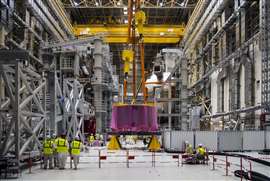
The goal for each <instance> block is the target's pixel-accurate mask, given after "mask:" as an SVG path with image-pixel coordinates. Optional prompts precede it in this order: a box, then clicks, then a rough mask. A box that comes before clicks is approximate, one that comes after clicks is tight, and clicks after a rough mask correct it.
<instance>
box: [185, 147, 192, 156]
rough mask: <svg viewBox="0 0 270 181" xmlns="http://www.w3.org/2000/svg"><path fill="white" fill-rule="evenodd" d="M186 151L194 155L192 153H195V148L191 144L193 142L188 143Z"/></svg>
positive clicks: (189, 154)
mask: <svg viewBox="0 0 270 181" xmlns="http://www.w3.org/2000/svg"><path fill="white" fill-rule="evenodd" d="M185 153H186V154H187V155H188V156H192V155H193V148H192V145H191V144H188V145H187V147H186V150H185Z"/></svg>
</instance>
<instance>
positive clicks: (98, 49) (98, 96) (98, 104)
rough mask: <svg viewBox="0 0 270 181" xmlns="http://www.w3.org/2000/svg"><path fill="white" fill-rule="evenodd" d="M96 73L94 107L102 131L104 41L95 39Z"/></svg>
mask: <svg viewBox="0 0 270 181" xmlns="http://www.w3.org/2000/svg"><path fill="white" fill-rule="evenodd" d="M94 47H95V49H94V60H95V64H94V72H95V77H96V80H95V81H94V82H95V85H94V106H95V108H96V130H97V131H102V130H103V129H104V128H103V127H102V121H104V120H103V118H102V111H103V109H104V108H103V104H102V101H103V88H102V80H103V76H102V63H103V54H102V40H101V39H95V40H94Z"/></svg>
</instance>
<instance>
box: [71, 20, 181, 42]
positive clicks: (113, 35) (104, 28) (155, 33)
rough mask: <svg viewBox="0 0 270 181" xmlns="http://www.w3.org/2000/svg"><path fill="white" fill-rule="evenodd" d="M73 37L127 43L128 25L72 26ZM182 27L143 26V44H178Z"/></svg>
mask: <svg viewBox="0 0 270 181" xmlns="http://www.w3.org/2000/svg"><path fill="white" fill-rule="evenodd" d="M73 28H74V34H75V36H78V37H80V36H83V37H85V36H94V35H100V36H104V41H105V42H107V43H128V41H129V40H128V25H127V24H124V25H74V27H73ZM184 32H185V28H184V26H182V25H145V26H144V28H143V35H144V43H158V44H164V43H166V44H167V43H178V42H179V41H180V40H181V39H182V38H183V36H184Z"/></svg>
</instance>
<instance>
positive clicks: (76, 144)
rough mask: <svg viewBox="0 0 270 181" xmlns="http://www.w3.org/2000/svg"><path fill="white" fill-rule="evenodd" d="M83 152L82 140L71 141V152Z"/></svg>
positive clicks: (75, 153) (77, 153)
mask: <svg viewBox="0 0 270 181" xmlns="http://www.w3.org/2000/svg"><path fill="white" fill-rule="evenodd" d="M80 153H81V142H80V141H76V140H74V141H72V143H71V154H72V155H79V154H80Z"/></svg>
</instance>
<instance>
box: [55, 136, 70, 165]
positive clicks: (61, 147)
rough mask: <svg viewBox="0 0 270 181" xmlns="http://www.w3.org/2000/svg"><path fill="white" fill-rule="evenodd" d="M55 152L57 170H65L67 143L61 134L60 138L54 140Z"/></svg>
mask: <svg viewBox="0 0 270 181" xmlns="http://www.w3.org/2000/svg"><path fill="white" fill-rule="evenodd" d="M56 150H57V154H58V161H59V169H60V170H62V169H65V166H66V161H67V155H68V141H67V139H66V135H64V134H62V135H61V138H58V139H57V140H56Z"/></svg>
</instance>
